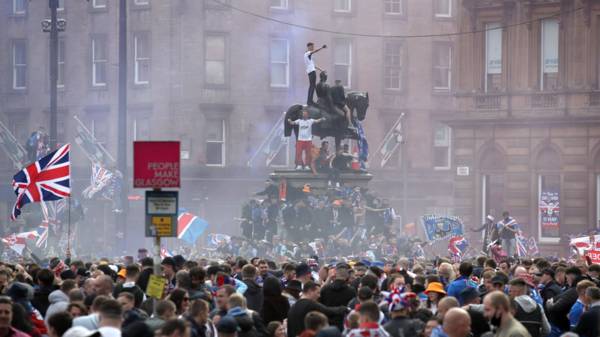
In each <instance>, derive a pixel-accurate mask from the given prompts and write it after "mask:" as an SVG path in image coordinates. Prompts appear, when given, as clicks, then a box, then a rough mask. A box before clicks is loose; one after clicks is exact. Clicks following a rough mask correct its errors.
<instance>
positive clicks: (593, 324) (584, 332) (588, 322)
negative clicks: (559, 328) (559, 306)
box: [573, 302, 600, 337]
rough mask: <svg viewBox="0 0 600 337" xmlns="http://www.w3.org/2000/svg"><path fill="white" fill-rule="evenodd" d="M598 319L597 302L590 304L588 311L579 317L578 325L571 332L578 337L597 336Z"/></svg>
mask: <svg viewBox="0 0 600 337" xmlns="http://www.w3.org/2000/svg"><path fill="white" fill-rule="evenodd" d="M599 317H600V305H598V302H596V303H595V304H592V307H591V308H590V310H588V311H586V312H584V313H583V315H581V318H580V319H579V323H578V324H577V326H575V329H573V332H575V333H576V334H578V335H579V337H596V336H599V334H600V331H599V330H598V318H599Z"/></svg>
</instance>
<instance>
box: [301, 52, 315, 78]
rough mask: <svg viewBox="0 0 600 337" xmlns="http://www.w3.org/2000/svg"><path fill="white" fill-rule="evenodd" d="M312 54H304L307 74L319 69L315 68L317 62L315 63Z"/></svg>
mask: <svg viewBox="0 0 600 337" xmlns="http://www.w3.org/2000/svg"><path fill="white" fill-rule="evenodd" d="M310 53H311V52H310V51H307V52H306V53H304V65H305V66H306V73H307V74H309V73H311V72H313V71H315V70H316V69H317V68H315V61H313V59H312V55H311V54H310Z"/></svg>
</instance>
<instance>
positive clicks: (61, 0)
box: [56, 0, 65, 12]
mask: <svg viewBox="0 0 600 337" xmlns="http://www.w3.org/2000/svg"><path fill="white" fill-rule="evenodd" d="M61 2H62V6H61ZM56 11H57V12H64V11H65V0H58V7H56Z"/></svg>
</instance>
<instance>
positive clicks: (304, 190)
mask: <svg viewBox="0 0 600 337" xmlns="http://www.w3.org/2000/svg"><path fill="white" fill-rule="evenodd" d="M302 192H304V193H310V184H304V187H303V188H302Z"/></svg>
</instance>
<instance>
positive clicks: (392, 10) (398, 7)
mask: <svg viewBox="0 0 600 337" xmlns="http://www.w3.org/2000/svg"><path fill="white" fill-rule="evenodd" d="M383 4H384V7H385V14H391V15H402V14H404V11H403V8H402V0H384V1H383Z"/></svg>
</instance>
